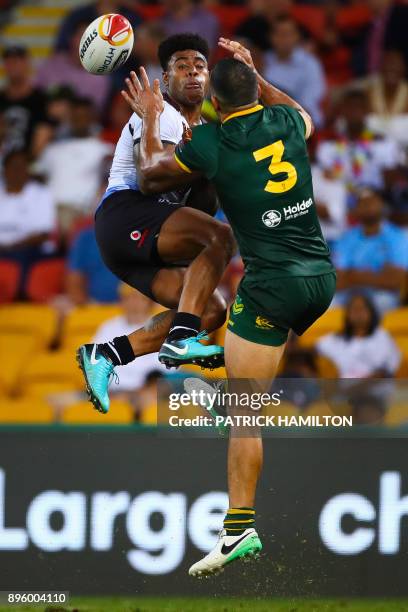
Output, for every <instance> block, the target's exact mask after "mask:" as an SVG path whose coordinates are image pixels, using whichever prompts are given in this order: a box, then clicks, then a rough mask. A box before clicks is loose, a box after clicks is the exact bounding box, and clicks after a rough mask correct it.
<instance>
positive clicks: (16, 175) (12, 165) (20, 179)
mask: <svg viewBox="0 0 408 612" xmlns="http://www.w3.org/2000/svg"><path fill="white" fill-rule="evenodd" d="M4 178H5V180H6V183H7V184H9V183H11V184H15V183H24V182H26V181H27V180H28V161H27V156H26V155H25V154H24V153H15V154H14V155H12V156H11V157H10V158H9V159H8V160H7V163H6V164H5V166H4Z"/></svg>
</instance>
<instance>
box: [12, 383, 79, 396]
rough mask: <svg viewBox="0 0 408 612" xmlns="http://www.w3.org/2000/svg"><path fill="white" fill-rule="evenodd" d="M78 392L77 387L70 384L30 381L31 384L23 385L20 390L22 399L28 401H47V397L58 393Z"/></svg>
mask: <svg viewBox="0 0 408 612" xmlns="http://www.w3.org/2000/svg"><path fill="white" fill-rule="evenodd" d="M83 386H84V385H83ZM84 389H85V386H84ZM81 390H82V389H81ZM78 391H79V389H78V385H75V386H73V384H72V382H71V383H70V382H64V381H62V382H59V381H53V380H51V381H44V380H32V381H31V382H28V383H27V382H26V383H24V388H23V389H22V392H23V397H25V398H30V399H35V398H42V399H48V396H53V395H58V394H59V393H72V392H74V393H78Z"/></svg>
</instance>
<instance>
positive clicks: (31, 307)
mask: <svg viewBox="0 0 408 612" xmlns="http://www.w3.org/2000/svg"><path fill="white" fill-rule="evenodd" d="M56 325H57V315H56V311H55V310H54V309H53V308H51V306H47V305H46V304H13V305H5V306H0V336H2V335H3V334H11V333H13V334H23V335H24V336H25V337H26V338H27V337H31V336H33V337H35V338H37V340H38V343H39V345H41V346H42V347H46V346H47V345H48V344H49V343H50V341H51V339H52V337H53V335H54V333H55V330H56Z"/></svg>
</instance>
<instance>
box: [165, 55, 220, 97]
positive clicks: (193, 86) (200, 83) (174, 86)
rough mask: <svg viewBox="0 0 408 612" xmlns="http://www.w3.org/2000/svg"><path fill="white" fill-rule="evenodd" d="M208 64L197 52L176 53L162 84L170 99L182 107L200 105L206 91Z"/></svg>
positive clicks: (172, 57) (171, 59)
mask: <svg viewBox="0 0 408 612" xmlns="http://www.w3.org/2000/svg"><path fill="white" fill-rule="evenodd" d="M208 78H209V77H208V64H207V60H206V59H205V57H204V56H203V55H202V54H201V53H199V51H193V50H191V49H187V50H185V51H176V53H173V55H172V56H171V58H170V61H169V63H168V66H167V70H166V71H165V72H163V82H164V84H165V85H166V86H167V87H168V90H169V94H170V95H171V97H172V98H174V99H175V100H176V102H179V104H182V105H184V106H195V105H196V104H201V102H202V101H203V100H204V97H205V95H206V93H207V89H208Z"/></svg>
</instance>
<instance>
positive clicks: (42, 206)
mask: <svg viewBox="0 0 408 612" xmlns="http://www.w3.org/2000/svg"><path fill="white" fill-rule="evenodd" d="M3 166H4V181H3V182H2V183H1V184H0V258H2V259H9V260H10V259H11V260H13V261H16V262H17V263H19V264H20V265H21V267H22V278H21V285H22V286H23V285H24V281H25V278H26V275H27V273H28V270H29V269H30V267H31V266H32V264H34V263H35V262H36V261H39V260H40V259H43V258H44V257H46V256H48V255H49V254H52V253H53V252H54V250H55V249H54V245H53V243H52V242H51V240H50V238H51V235H52V233H53V232H54V231H55V229H56V217H55V206H54V200H53V198H52V195H51V193H50V191H49V189H48V188H47V187H46V186H44V185H41V184H40V183H37V182H35V181H33V180H31V179H30V176H29V172H28V153H27V152H26V151H25V150H14V151H11V152H9V153H8V154H6V156H5V158H4V160H3Z"/></svg>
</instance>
